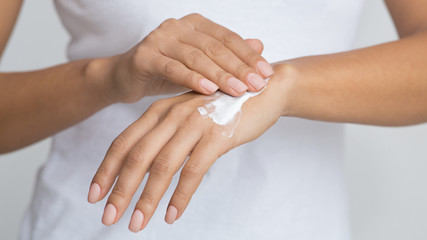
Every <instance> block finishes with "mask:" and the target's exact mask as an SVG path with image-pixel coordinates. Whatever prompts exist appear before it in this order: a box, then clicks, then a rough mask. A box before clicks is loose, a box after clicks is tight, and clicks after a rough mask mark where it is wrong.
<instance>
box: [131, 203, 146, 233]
mask: <svg viewBox="0 0 427 240" xmlns="http://www.w3.org/2000/svg"><path fill="white" fill-rule="evenodd" d="M143 221H144V214H143V213H142V212H141V210H138V209H137V210H135V212H133V214H132V218H131V219H130V223H129V230H131V231H132V232H134V233H137V232H139V231H140V230H141V227H142V222H143Z"/></svg>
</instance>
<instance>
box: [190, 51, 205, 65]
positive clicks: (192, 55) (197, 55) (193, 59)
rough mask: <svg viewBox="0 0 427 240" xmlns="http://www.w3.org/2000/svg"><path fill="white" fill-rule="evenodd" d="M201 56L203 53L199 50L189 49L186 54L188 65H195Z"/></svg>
mask: <svg viewBox="0 0 427 240" xmlns="http://www.w3.org/2000/svg"><path fill="white" fill-rule="evenodd" d="M202 58H203V54H202V53H201V52H200V51H199V50H191V51H190V52H189V53H188V54H187V62H188V64H190V65H195V64H197V62H199V61H200V60H201V59H202Z"/></svg>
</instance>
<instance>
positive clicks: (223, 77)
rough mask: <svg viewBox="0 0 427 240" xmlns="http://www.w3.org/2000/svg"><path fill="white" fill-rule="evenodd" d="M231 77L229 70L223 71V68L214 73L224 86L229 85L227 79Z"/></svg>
mask: <svg viewBox="0 0 427 240" xmlns="http://www.w3.org/2000/svg"><path fill="white" fill-rule="evenodd" d="M229 77H231V75H230V74H228V73H227V72H225V71H223V70H218V71H215V73H214V78H215V79H216V80H217V82H219V84H220V85H222V86H227V85H228V84H227V79H228V78H229Z"/></svg>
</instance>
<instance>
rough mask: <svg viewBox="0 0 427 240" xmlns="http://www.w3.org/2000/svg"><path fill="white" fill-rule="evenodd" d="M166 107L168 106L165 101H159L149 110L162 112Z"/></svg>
mask: <svg viewBox="0 0 427 240" xmlns="http://www.w3.org/2000/svg"><path fill="white" fill-rule="evenodd" d="M167 105H168V102H167V100H165V99H160V100H157V101H155V102H153V103H152V104H151V106H150V107H149V108H150V109H152V110H162V109H164V108H165V107H167Z"/></svg>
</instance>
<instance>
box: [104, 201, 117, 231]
mask: <svg viewBox="0 0 427 240" xmlns="http://www.w3.org/2000/svg"><path fill="white" fill-rule="evenodd" d="M116 215H117V209H116V207H114V205H113V204H111V203H109V204H108V205H107V206H106V207H105V210H104V216H102V223H103V224H105V225H107V226H110V225H112V224H113V223H114V220H115V219H116Z"/></svg>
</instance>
